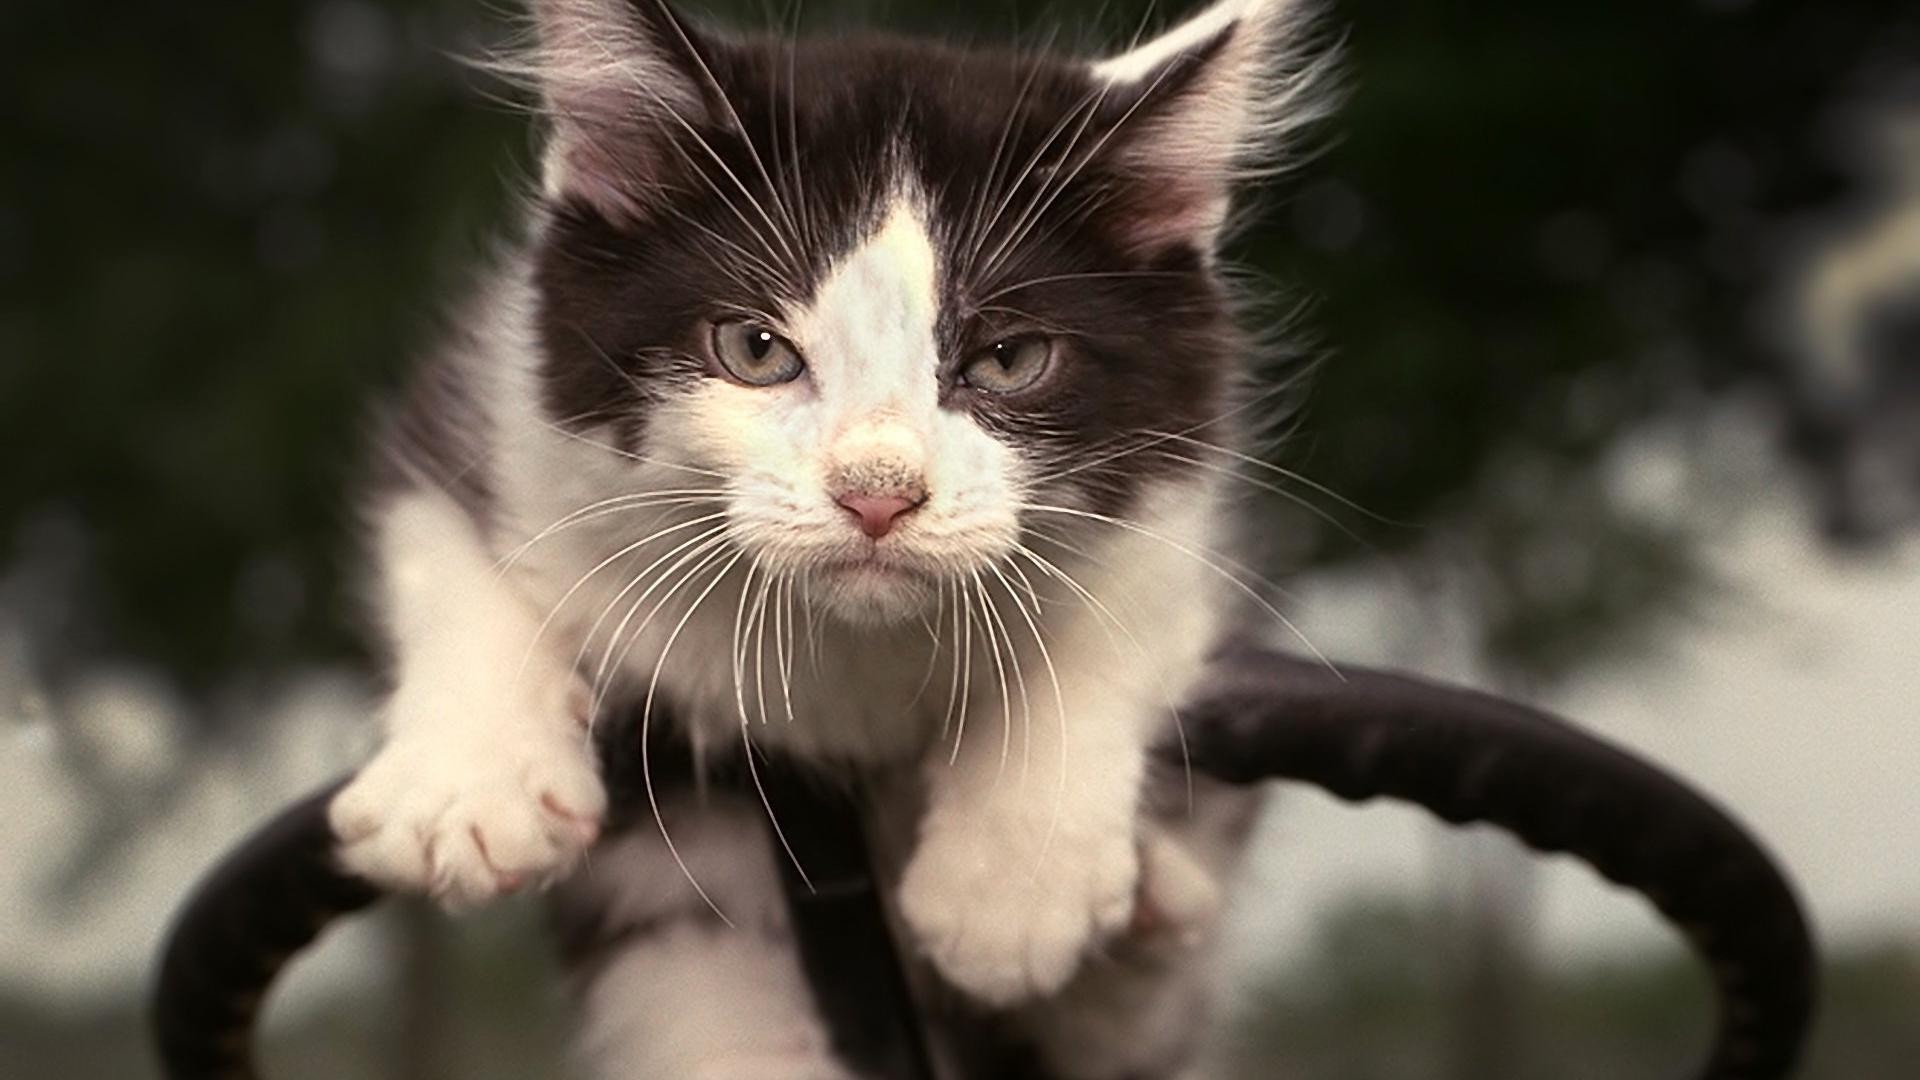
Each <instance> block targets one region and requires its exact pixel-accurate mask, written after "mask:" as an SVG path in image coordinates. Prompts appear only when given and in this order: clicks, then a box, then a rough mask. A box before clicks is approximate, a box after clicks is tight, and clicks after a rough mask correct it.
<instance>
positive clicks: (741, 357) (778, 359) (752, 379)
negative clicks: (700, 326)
mask: <svg viewBox="0 0 1920 1080" xmlns="http://www.w3.org/2000/svg"><path fill="white" fill-rule="evenodd" d="M713 355H714V358H715V359H717V360H719V361H720V366H721V367H723V368H725V369H727V374H729V375H731V376H733V377H734V378H736V379H739V380H740V381H741V382H743V383H746V384H747V385H748V386H778V385H779V384H781V383H785V382H792V381H793V380H795V379H797V378H799V377H800V373H801V372H803V371H805V370H807V365H806V364H805V362H803V361H802V360H801V359H800V352H799V350H797V349H795V348H794V347H793V345H792V344H791V343H790V342H788V341H787V339H786V338H783V337H781V336H780V335H779V334H776V333H774V332H773V331H771V330H769V329H767V328H766V327H764V326H761V325H760V324H759V323H752V322H746V321H744V320H739V321H734V322H723V323H715V324H714V325H713Z"/></svg>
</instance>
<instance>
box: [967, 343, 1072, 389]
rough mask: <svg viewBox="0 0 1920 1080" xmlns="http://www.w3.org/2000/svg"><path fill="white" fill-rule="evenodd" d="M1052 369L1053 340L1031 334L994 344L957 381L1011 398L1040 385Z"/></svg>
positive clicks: (969, 364) (971, 362)
mask: <svg viewBox="0 0 1920 1080" xmlns="http://www.w3.org/2000/svg"><path fill="white" fill-rule="evenodd" d="M1051 366H1053V339H1052V338H1048V337H1041V336H1039V335H1037V334H1030V335H1028V336H1025V337H1015V338H1008V339H1006V340H1005V341H996V342H994V343H993V344H992V345H989V346H987V347H986V348H985V349H983V350H981V351H980V352H979V353H978V354H977V355H975V356H974V358H973V359H972V360H969V361H967V366H966V367H965V368H962V369H961V371H960V381H962V382H964V383H966V384H967V385H968V386H971V387H973V388H974V389H975V390H982V391H985V392H986V393H989V394H1011V393H1014V392H1015V391H1019V390H1025V389H1026V388H1027V387H1029V386H1032V385H1033V384H1034V383H1036V382H1039V381H1040V376H1042V375H1045V374H1046V373H1047V369H1048V368H1049V367H1051Z"/></svg>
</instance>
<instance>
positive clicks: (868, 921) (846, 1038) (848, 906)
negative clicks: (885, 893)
mask: <svg viewBox="0 0 1920 1080" xmlns="http://www.w3.org/2000/svg"><path fill="white" fill-rule="evenodd" d="M763 778H764V780H765V784H766V792H767V800H768V802H770V803H771V804H772V805H773V807H774V812H775V816H777V818H778V820H779V822H780V828H781V832H780V835H779V836H775V835H773V831H772V829H771V828H769V830H768V833H769V836H768V839H769V841H770V842H771V843H772V844H773V848H774V859H775V860H777V861H778V862H779V864H780V884H781V886H782V888H783V889H784V890H785V891H786V895H787V908H788V910H789V912H790V913H791V915H792V919H793V937H794V941H795V943H796V945H797V947H798V950H799V953H800V966H801V968H802V970H803V971H805V973H806V976H807V983H808V985H809V986H811V987H812V988H813V995H814V1001H815V1003H816V1004H817V1005H818V1006H819V1008H820V1015H821V1019H823V1020H824V1021H825V1022H826V1025H827V1030H828V1031H829V1032H831V1033H832V1037H833V1049H834V1052H835V1053H837V1054H838V1055H839V1056H840V1059H841V1060H842V1061H844V1062H846V1063H847V1065H848V1066H849V1067H851V1068H853V1069H854V1070H856V1071H858V1072H859V1073H860V1074H861V1075H863V1076H869V1077H875V1078H877V1080H933V1075H934V1073H933V1065H932V1063H931V1061H930V1060H929V1059H928V1057H927V1040H926V1033H925V1032H924V1031H923V1030H922V1029H921V1026H920V1025H921V1019H920V1018H921V1015H922V1012H921V1010H920V1008H919V1007H918V1006H917V1005H916V1004H915V1002H914V996H913V988H912V986H911V984H910V983H909V982H908V980H907V977H906V974H905V971H904V969H903V968H902V967H901V965H900V956H899V952H898V949H897V948H896V947H895V944H894V939H893V932H892V929H891V927H890V926H889V923H888V920H887V914H886V908H885V906H884V904H883V903H882V902H881V899H880V890H879V886H878V884H877V883H876V876H875V873H874V866H873V860H872V857H871V853H870V852H869V850H868V847H867V837H866V829H865V826H864V824H863V822H862V818H861V812H860V798H859V793H858V792H857V791H856V790H854V789H851V788H849V787H847V786H846V785H844V784H840V785H834V784H830V783H828V782H825V781H822V780H819V779H818V778H816V777H813V776H810V775H808V774H806V773H804V772H802V771H800V770H799V769H797V768H795V767H793V766H792V765H790V764H786V763H780V762H774V763H770V764H769V765H768V766H767V767H766V768H764V769H763ZM782 837H784V840H785V843H784V845H783V844H782V842H781V838H782ZM789 847H790V848H791V849H792V853H791V855H789V853H788V851H787V848H789ZM802 868H804V869H805V870H806V876H805V877H804V878H803V877H802V876H801V874H800V870H801V869H802Z"/></svg>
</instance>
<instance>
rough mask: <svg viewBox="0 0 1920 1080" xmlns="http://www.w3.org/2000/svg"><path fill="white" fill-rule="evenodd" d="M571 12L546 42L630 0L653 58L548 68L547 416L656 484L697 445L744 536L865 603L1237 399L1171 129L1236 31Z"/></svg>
mask: <svg viewBox="0 0 1920 1080" xmlns="http://www.w3.org/2000/svg"><path fill="white" fill-rule="evenodd" d="M609 5H611V7H609ZM549 9H550V10H548V11H547V12H545V13H543V18H545V19H547V20H549V22H548V24H547V25H544V26H543V31H544V32H545V33H546V34H547V36H548V39H549V41H550V42H551V41H555V40H566V39H565V38H564V37H563V35H564V34H565V33H566V32H567V24H564V23H563V24H559V28H558V29H556V28H555V25H553V24H552V22H551V21H552V20H554V19H557V18H560V17H562V16H563V15H565V14H566V13H567V12H574V13H575V14H579V13H580V12H585V13H586V15H585V16H582V17H588V16H590V17H592V18H595V19H601V20H604V19H607V18H610V17H614V16H613V15H612V14H610V12H616V13H618V14H619V17H621V18H623V19H625V20H627V21H626V22H625V23H623V24H622V25H623V26H624V30H622V31H621V32H620V33H619V34H615V33H609V32H607V31H605V29H604V27H601V28H596V29H595V30H594V32H593V34H592V35H591V36H590V37H588V38H583V39H581V40H583V41H586V42H587V43H588V44H589V45H591V47H592V48H593V49H595V50H596V52H597V55H602V56H607V55H620V53H618V52H617V50H621V49H626V50H632V51H633V56H632V58H631V60H630V61H629V62H628V63H627V70H628V72H629V77H630V81H626V82H623V81H617V80H616V81H612V82H607V81H605V80H606V78H607V76H606V73H605V72H604V71H602V72H599V73H598V74H597V76H595V77H597V78H599V79H600V80H602V81H601V82H600V83H599V84H598V88H597V89H595V90H594V91H593V92H592V95H591V96H581V97H577V98H575V99H569V98H568V97H567V96H566V94H564V93H561V92H556V91H554V90H553V89H551V88H550V89H549V99H550V101H551V102H552V103H553V106H554V110H555V123H556V134H555V146H554V149H553V150H552V151H551V153H550V159H549V173H550V175H549V185H548V186H549V189H550V196H551V206H550V210H551V214H550V220H549V226H548V228H547V229H546V231H545V234H544V237H543V240H542V244H541V250H540V258H539V264H538V266H539V270H538V277H537V280H538V284H539V288H540V294H541V296H540V298H541V303H542V319H541V329H542V333H543V336H544V339H545V340H544V345H545V348H546V352H547V356H548V366H547V369H546V372H545V375H546V380H547V383H546V385H547V401H546V406H547V407H548V409H549V410H550V411H551V413H552V414H553V418H554V419H555V420H556V421H559V422H562V423H569V424H581V425H590V426H594V427H602V426H604V427H607V428H610V429H611V430H612V431H613V432H614V433H615V435H616V437H617V438H619V439H620V441H621V442H622V444H623V446H624V448H625V449H627V450H628V451H629V452H631V453H633V454H635V455H636V457H644V458H647V459H650V461H652V462H654V463H655V464H651V465H648V464H642V463H639V462H636V463H635V465H634V468H635V470H636V472H640V471H646V472H647V476H648V479H647V480H646V481H644V482H645V483H646V484H647V485H648V486H658V484H659V483H660V482H661V473H660V472H659V466H658V464H657V463H658V462H661V461H667V462H672V463H675V464H678V465H683V466H686V467H688V471H684V472H682V473H681V474H680V475H678V476H677V477H675V476H672V474H667V475H668V477H669V482H672V483H677V484H680V485H682V486H685V487H688V488H695V487H702V488H704V487H713V488H717V489H721V490H723V491H724V494H721V495H718V496H716V497H715V498H716V501H717V502H718V503H719V504H720V508H721V509H722V510H723V511H724V513H725V515H726V518H725V520H726V523H727V527H728V530H729V535H730V538H731V540H732V542H733V543H734V544H735V545H737V547H738V548H739V549H741V550H742V551H744V552H745V553H746V555H747V556H749V557H751V558H754V559H758V560H759V561H760V562H761V564H762V565H763V566H764V567H766V568H767V569H769V570H772V571H775V572H782V573H788V574H795V575H802V576H804V577H805V578H806V579H807V580H808V581H809V583H810V586H811V588H810V591H811V593H812V595H813V596H814V597H815V598H816V599H818V600H820V601H823V602H824V603H825V604H826V605H828V606H829V607H830V608H831V609H833V610H834V611H836V612H837V613H839V614H841V615H842V616H844V617H846V618H848V619H851V620H856V621H864V622H885V621H892V620H897V619H901V618H905V617H908V616H911V615H913V614H915V613H916V612H922V611H923V610H924V609H925V608H926V607H927V606H928V605H930V604H931V603H932V602H933V601H934V599H935V597H936V595H937V594H938V592H939V591H940V590H941V589H942V588H943V587H945V586H944V585H943V583H947V584H954V583H957V584H958V585H959V586H960V587H962V588H977V587H978V586H977V582H976V581H975V576H976V575H980V576H982V577H986V578H987V579H988V580H991V575H995V574H998V573H1001V572H1003V569H1002V568H1003V567H1004V566H1006V565H1008V564H1006V563H1005V562H1004V560H1007V559H1008V557H1009V556H1010V555H1012V554H1013V553H1014V552H1016V551H1017V550H1018V548H1019V546H1020V545H1022V544H1031V543H1036V542H1038V543H1045V541H1043V540H1039V539H1038V538H1040V537H1043V536H1045V535H1046V534H1048V533H1059V532H1077V531H1080V528H1081V527H1084V526H1085V525H1086V523H1088V522H1090V521H1095V520H1097V519H1098V518H1124V516H1125V515H1126V514H1127V513H1128V512H1129V510H1130V509H1131V508H1132V507H1133V506H1134V505H1135V503H1136V502H1137V501H1138V499H1139V497H1140V495H1141V494H1142V492H1143V491H1144V490H1145V488H1146V487H1148V486H1149V485H1152V484H1154V483H1164V482H1170V481H1175V480H1177V477H1178V471H1179V469H1180V468H1181V463H1180V461H1179V457H1178V455H1169V454H1166V453H1151V452H1142V447H1146V446H1151V445H1152V442H1153V439H1154V436H1155V434H1156V433H1161V432H1175V433H1185V432H1190V431H1193V430H1196V429H1198V428H1201V427H1204V426H1205V425H1207V424H1208V422H1209V421H1210V420H1213V419H1215V418H1216V417H1217V416H1218V415H1219V413H1220V411H1221V409H1222V399H1223V395H1224V390H1225V387H1226V385H1227V383H1228V380H1229V378H1230V376H1231V374H1232V372H1233V371H1234V369H1235V367H1236V364H1237V362H1238V361H1239V360H1240V359H1241V358H1240V357H1239V356H1237V355H1236V353H1237V351H1238V350H1237V347H1236V340H1237V339H1236V337H1235V335H1234V333H1233V328H1232V323H1231V320H1230V318H1229V314H1228V311H1227V308H1226V302H1225V298H1224V294H1223V291H1222V289H1221V287H1220V284H1219V282H1218V281H1217V279H1216V277H1215V275H1214V273H1213V271H1212V268H1211V259H1210V247H1211V245H1212V243H1213V241H1214V234H1215V232H1216V231H1217V228H1218V224H1219V215H1220V213H1221V212H1222V211H1223V209H1224V199H1225V193H1224V188H1223V187H1219V186H1217V185H1214V184H1210V183H1208V182H1207V181H1208V177H1207V175H1206V172H1207V170H1206V163H1205V162H1204V161H1202V160H1199V159H1194V160H1191V161H1189V162H1186V163H1184V165H1185V166H1186V172H1185V173H1183V171H1182V169H1180V168H1173V169H1169V168H1166V167H1163V164H1162V163H1161V162H1160V161H1159V160H1158V159H1156V157H1155V156H1154V155H1155V153H1156V152H1157V151H1160V150H1162V149H1164V147H1162V146H1161V144H1162V143H1164V142H1166V141H1167V140H1168V139H1169V138H1170V137H1172V136H1174V135H1178V136H1180V138H1173V139H1172V141H1173V144H1174V145H1176V146H1178V145H1181V138H1185V139H1189V140H1190V139H1191V138H1193V137H1194V136H1193V134H1192V133H1191V132H1185V131H1182V130H1181V129H1180V128H1179V123H1180V121H1181V120H1182V119H1183V117H1184V116H1186V115H1187V114H1189V113H1191V112H1192V111H1193V102H1192V101H1191V100H1190V96H1191V95H1198V94H1202V93H1203V92H1205V91H1206V90H1207V89H1208V87H1209V86H1210V85H1211V84H1212V83H1213V82H1217V81H1218V80H1217V79H1216V78H1215V73H1214V72H1213V71H1212V70H1211V69H1210V68H1209V66H1208V65H1209V64H1210V63H1215V62H1219V61H1220V58H1221V54H1222V52H1223V51H1226V47H1227V44H1228V43H1229V38H1227V37H1223V36H1222V35H1221V33H1219V32H1217V28H1216V32H1212V33H1207V34H1193V35H1192V36H1193V37H1194V40H1193V41H1189V42H1185V43H1179V42H1176V43H1174V44H1175V45H1182V47H1179V48H1164V47H1163V51H1164V52H1165V55H1162V56H1141V55H1135V56H1132V57H1128V58H1123V59H1122V60H1120V61H1114V62H1111V64H1123V63H1126V64H1131V68H1129V69H1127V70H1122V71H1116V70H1114V69H1113V68H1112V67H1111V66H1109V68H1107V69H1099V68H1096V66H1095V65H1092V64H1088V63H1085V62H1082V61H1077V60H1071V59H1058V58H1049V57H1041V56H1034V55H1015V54H1013V53H964V52H958V51H953V50H947V49H940V48H935V47H931V46H926V45H919V44H914V43H908V42H902V41H898V40H888V39H868V40H855V41H833V42H822V43H804V44H800V45H793V44H775V43H768V42H762V43H756V44H743V43H723V42H721V41H719V40H718V39H715V38H712V37H708V36H699V37H695V36H692V35H693V32H692V31H691V30H690V29H688V28H687V27H685V25H684V24H681V23H679V22H677V21H676V20H675V19H673V17H672V16H671V15H668V14H667V13H665V12H664V10H662V9H657V8H654V7H652V6H650V5H648V4H644V3H643V4H641V5H639V6H638V8H637V9H626V8H624V7H622V6H621V3H620V2H619V0H552V2H550V4H549ZM603 9H604V10H603ZM1203 29H1204V28H1203ZM1190 33H1191V32H1190ZM621 34H625V35H627V36H626V37H624V38H623V37H622V36H621ZM683 34H684V35H686V36H683ZM623 41H624V42H625V44H622V42H623ZM1156 45H1162V43H1155V45H1150V46H1148V47H1146V49H1152V48H1154V47H1155V46H1156ZM1141 52H1142V53H1145V52H1146V50H1145V49H1143V50H1142V51H1141ZM601 66H602V67H604V66H605V65H604V63H603V64H602V65H601ZM582 78H586V76H582ZM554 82H555V83H556V84H562V83H563V81H562V80H559V79H555V80H554ZM570 100H572V105H571V107H570V106H569V104H568V103H569V101H570ZM596 109H598V110H600V112H599V113H598V114H595V113H594V110H596ZM590 114H592V115H599V116H601V117H602V118H601V119H600V120H599V121H597V122H594V123H587V122H585V121H584V120H582V121H581V122H579V123H574V124H570V122H569V119H568V118H569V117H573V118H575V119H579V118H581V117H585V116H588V115H590ZM1206 119H1208V120H1211V121H1215V122H1217V120H1218V118H1217V117H1214V116H1211V115H1209V116H1208V117H1206ZM1216 134H1217V135H1218V137H1221V138H1227V137H1228V136H1226V135H1224V134H1219V133H1216ZM1227 153H1228V157H1229V159H1231V155H1232V154H1233V153H1237V148H1234V147H1229V148H1228V150H1227ZM1194 170H1198V174H1197V175H1193V174H1192V173H1193V171H1194ZM635 482H636V484H637V485H638V484H641V483H642V482H643V481H642V480H641V479H640V478H639V477H636V478H635ZM607 494H608V495H617V494H621V493H620V492H608V493H607ZM1090 515H1093V516H1090ZM1055 554H1056V555H1057V552H1056V553H1055ZM1028 565H1029V570H1030V572H1032V573H1038V572H1039V571H1038V568H1037V567H1034V566H1033V565H1032V564H1031V563H1029V564H1028ZM1004 572H1007V573H1009V574H1010V575H1011V574H1012V571H1011V570H1006V571H1004Z"/></svg>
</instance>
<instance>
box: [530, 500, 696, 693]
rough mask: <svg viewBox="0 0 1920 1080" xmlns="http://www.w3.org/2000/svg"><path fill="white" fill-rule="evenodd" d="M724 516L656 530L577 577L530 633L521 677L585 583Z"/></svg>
mask: <svg viewBox="0 0 1920 1080" xmlns="http://www.w3.org/2000/svg"><path fill="white" fill-rule="evenodd" d="M725 516H726V515H725V514H709V515H707V516H706V517H701V518H694V519H693V520H691V521H682V522H680V523H678V524H676V525H670V526H668V527H666V528H664V529H658V530H656V531H654V532H651V533H648V534H647V535H646V536H644V537H641V538H640V539H639V540H636V541H634V542H633V543H631V544H628V545H627V546H625V547H623V548H621V549H620V550H618V551H616V552H614V553H613V554H611V555H609V556H607V557H606V558H604V559H602V560H600V562H598V563H596V564H595V565H594V567H593V569H591V570H588V571H587V572H586V573H584V574H582V575H580V577H579V578H578V579H576V580H575V581H574V583H573V584H572V585H570V586H568V587H567V590H566V591H565V592H563V593H561V594H560V599H559V600H557V601H555V602H554V605H553V607H552V608H551V609H550V610H549V611H548V612H547V615H546V618H544V619H541V620H540V625H539V626H538V627H537V628H535V630H534V632H533V640H532V641H530V642H528V643H527V653H526V655H525V656H523V657H521V659H520V671H521V672H522V673H524V672H525V671H526V667H527V664H528V663H529V662H530V661H531V660H532V657H533V652H534V649H535V648H536V647H537V646H538V645H539V644H540V641H541V640H542V639H543V638H545V637H546V634H547V631H548V630H549V629H551V628H552V627H553V622H554V620H555V619H557V618H559V616H560V612H561V610H562V609H563V608H565V607H566V606H567V602H568V601H569V600H572V599H573V597H574V594H575V593H577V592H579V591H580V590H581V589H582V588H584V587H585V586H586V584H587V582H588V581H589V580H591V579H592V578H593V577H594V576H595V575H597V574H599V573H600V572H601V571H602V570H605V569H606V568H607V567H609V566H612V565H613V564H614V563H615V562H616V561H618V560H619V559H621V558H623V557H624V556H626V555H629V554H632V553H633V552H636V551H639V550H640V549H641V548H643V547H645V546H646V545H648V544H651V543H653V542H655V541H657V540H661V539H664V538H666V537H668V536H670V535H672V534H674V533H676V532H679V531H680V530H682V529H690V528H694V527H696V526H699V525H710V524H712V522H714V521H716V520H718V519H720V518H722V517H725ZM717 529H718V527H717V526H716V527H715V529H714V530H712V531H709V532H707V533H706V534H705V535H709V536H711V535H713V534H714V532H717ZM699 539H700V537H699V536H695V537H694V540H693V541H689V543H692V542H695V541H698V540H699ZM682 546H684V545H682ZM674 550H675V551H677V550H679V548H675V549H674ZM667 554H668V555H671V554H672V552H668V553H667ZM665 557H666V556H662V558H665ZM654 565H658V563H655V564H654ZM652 569H653V567H652V566H649V567H648V568H647V569H646V570H643V571H641V573H642V574H643V575H644V574H646V573H648V572H650V571H651V570H652ZM599 626H600V624H599V621H598V620H596V621H595V622H594V630H597V629H599ZM587 633H588V635H589V639H590V638H591V635H592V633H593V630H589V631H588V632H587ZM583 648H584V646H583ZM584 655H585V653H584V651H583V652H582V653H581V656H584ZM579 660H580V656H576V657H575V658H574V662H575V666H576V667H577V666H578V664H579Z"/></svg>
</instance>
